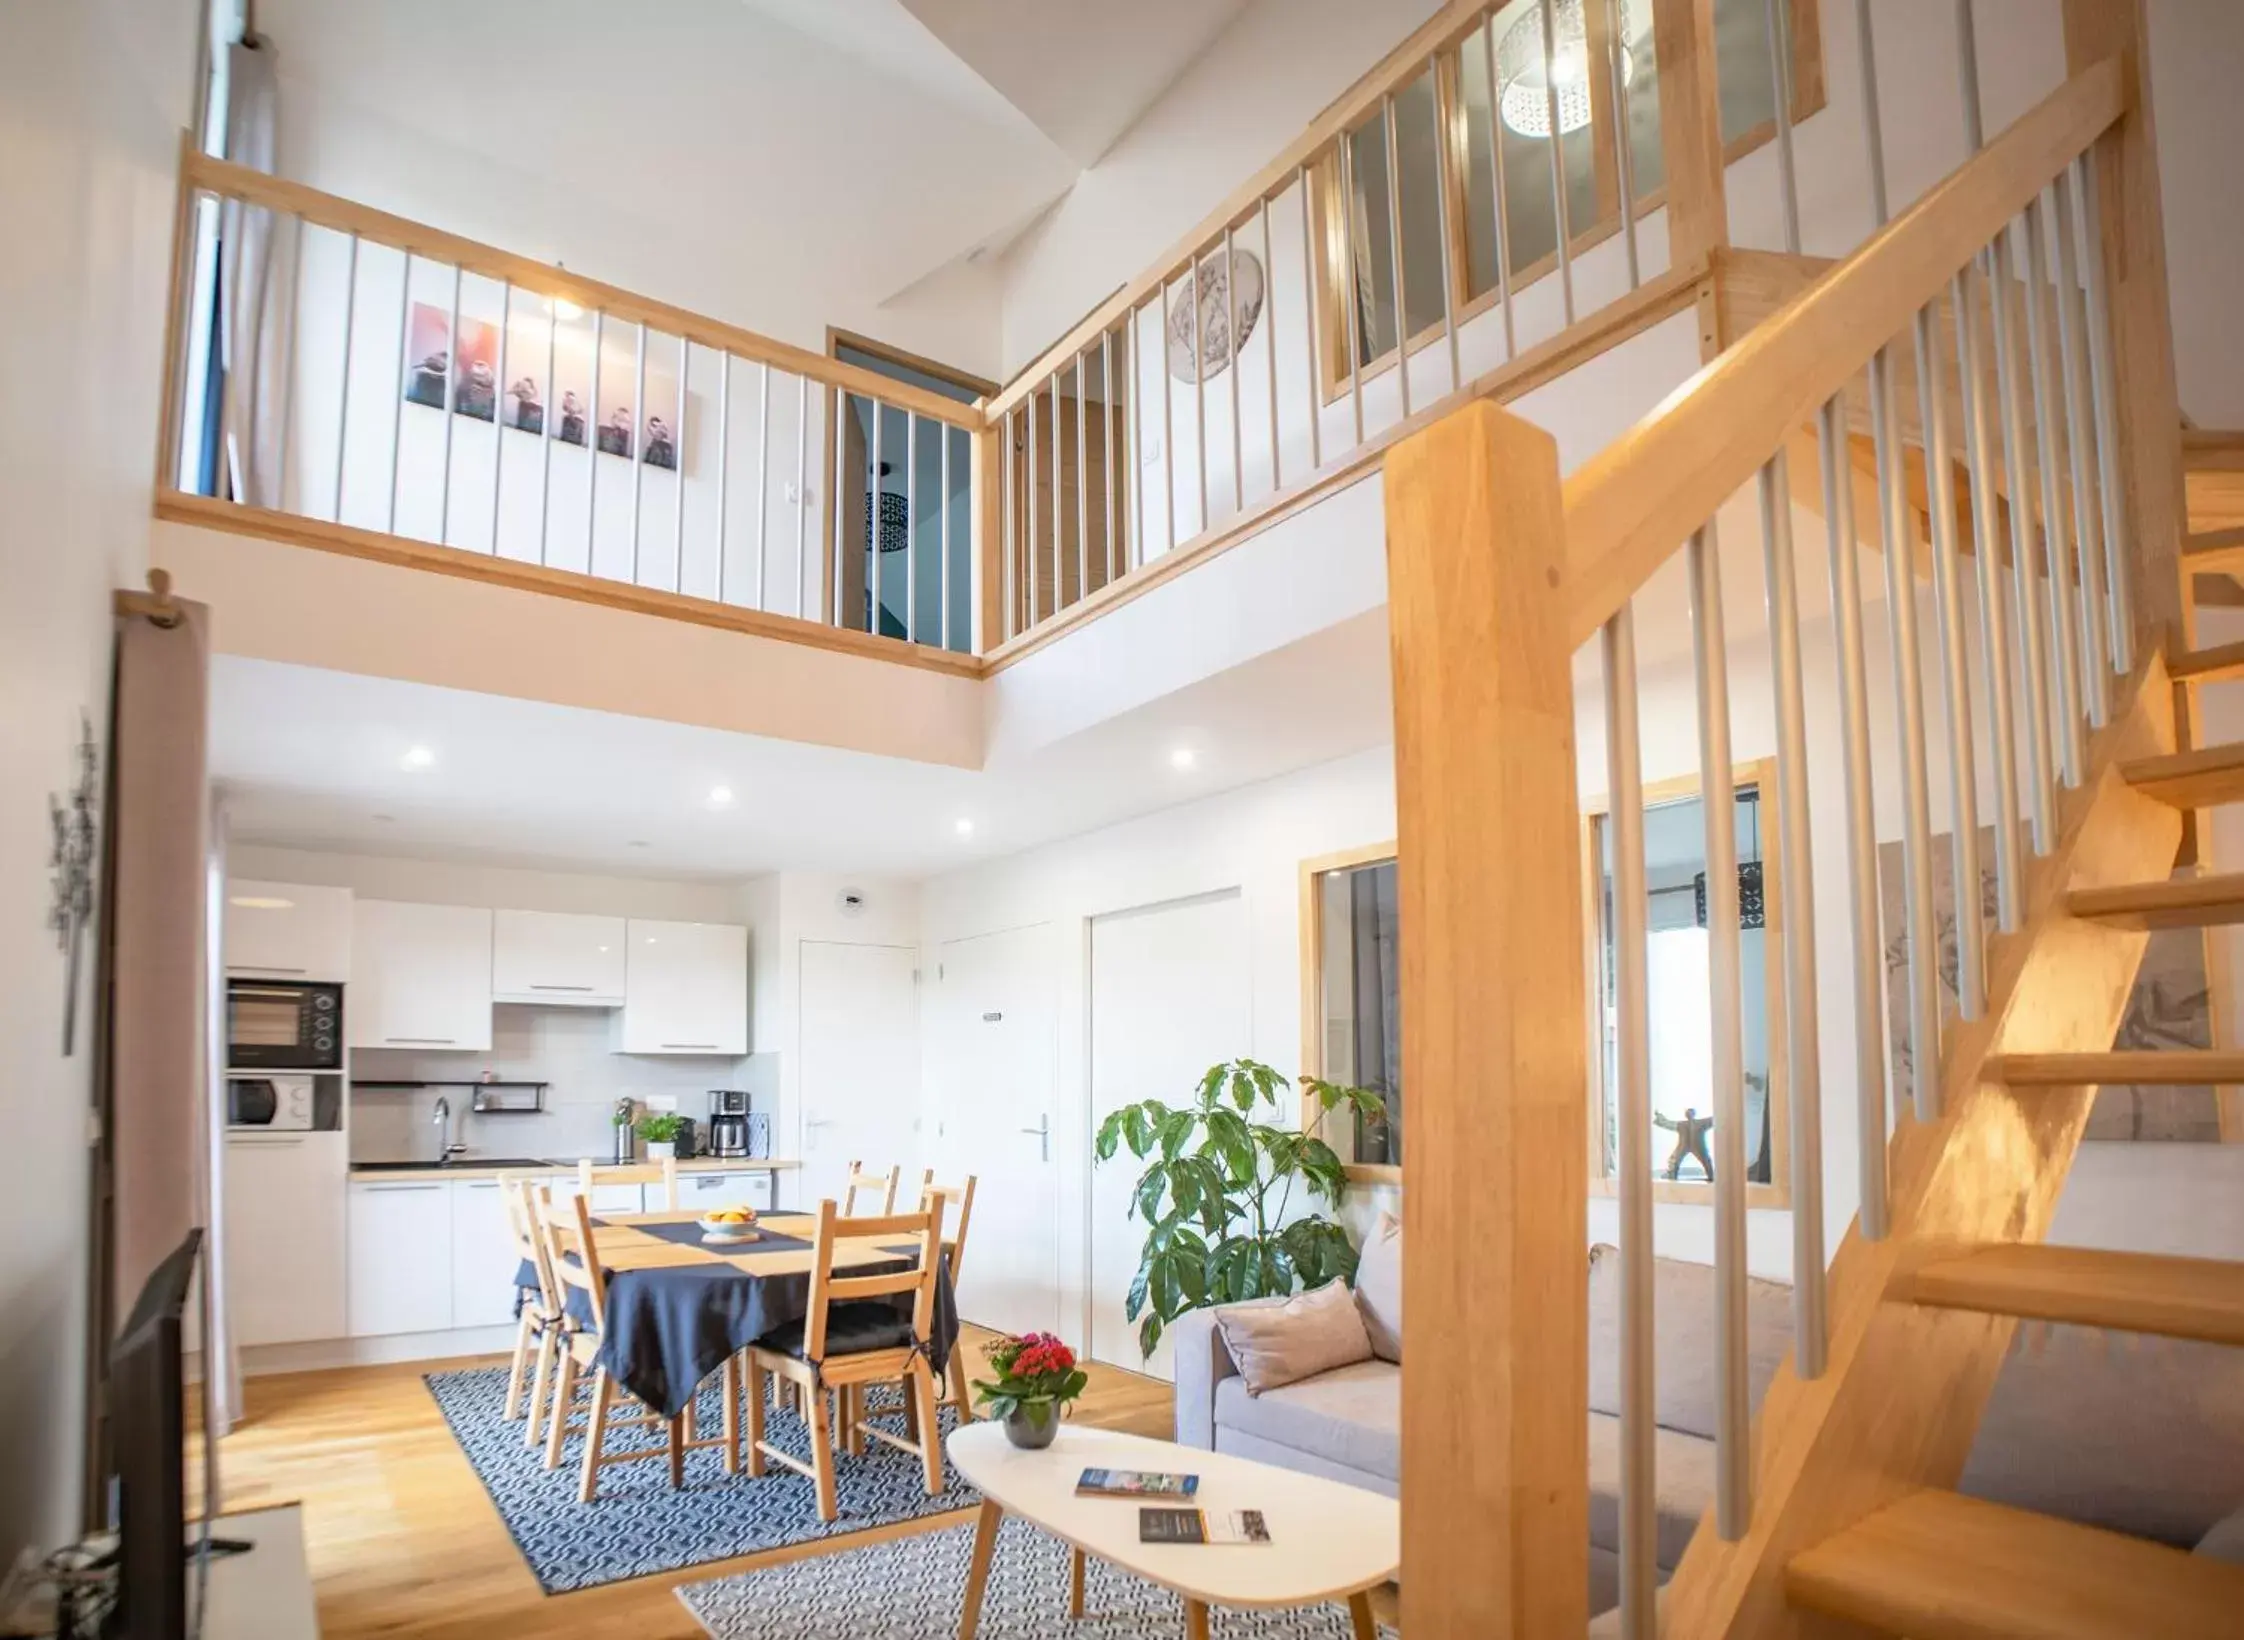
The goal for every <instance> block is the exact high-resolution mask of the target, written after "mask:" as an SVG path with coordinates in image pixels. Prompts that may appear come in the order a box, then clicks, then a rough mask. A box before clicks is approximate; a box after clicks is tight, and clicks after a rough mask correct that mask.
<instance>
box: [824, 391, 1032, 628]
mask: <svg viewBox="0 0 2244 1640" xmlns="http://www.w3.org/2000/svg"><path fill="white" fill-rule="evenodd" d="M872 407H873V470H872V474H871V476H870V477H869V478H867V479H866V481H865V484H866V490H867V494H866V497H865V630H866V632H867V633H868V634H870V635H872V636H874V637H878V636H880V591H881V587H880V583H881V563H880V549H881V547H882V545H883V544H884V543H885V542H886V541H887V539H888V520H887V519H885V518H883V517H882V516H881V514H882V513H883V512H884V511H885V510H886V507H887V500H888V473H887V470H886V469H887V463H886V462H885V461H884V460H883V459H882V455H881V445H882V444H883V442H884V440H883V438H882V435H883V434H884V433H885V432H886V431H887V422H888V417H887V415H886V414H885V411H886V410H887V408H888V407H887V406H886V405H884V404H882V403H881V401H880V400H878V399H874V400H873V401H872ZM1054 413H1055V414H1057V412H1056V411H1055V412H1054ZM1058 448H1059V446H1058V445H1057V444H1055V445H1054V446H1053V449H1054V450H1055V451H1057V450H1058ZM907 470H908V468H907ZM904 488H905V490H906V492H907V494H908V493H909V491H910V489H911V482H910V480H908V479H907V480H906V481H905V484H904ZM909 505H910V503H909V501H908V500H907V502H906V506H907V508H908V507H909Z"/></svg>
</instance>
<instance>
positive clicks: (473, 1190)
mask: <svg viewBox="0 0 2244 1640" xmlns="http://www.w3.org/2000/svg"><path fill="white" fill-rule="evenodd" d="M450 1188H451V1191H452V1325H453V1326H455V1327H503V1326H507V1325H509V1324H510V1323H512V1321H513V1320H514V1277H515V1274H516V1272H517V1270H518V1269H519V1268H520V1266H521V1255H520V1253H519V1252H518V1251H517V1250H516V1248H515V1245H514V1228H513V1226H512V1225H510V1224H509V1223H508V1222H507V1216H506V1198H505V1197H504V1196H503V1195H501V1194H500V1192H499V1181H498V1180H496V1179H459V1180H456V1181H454V1182H453V1184H452V1185H451V1187H450Z"/></svg>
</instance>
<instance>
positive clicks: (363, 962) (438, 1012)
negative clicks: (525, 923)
mask: <svg viewBox="0 0 2244 1640" xmlns="http://www.w3.org/2000/svg"><path fill="white" fill-rule="evenodd" d="M343 1016H344V1035H345V1037H346V1038H347V1040H348V1041H349V1043H350V1045H351V1046H352V1047H354V1048H437V1049H452V1048H457V1049H461V1050H473V1051H478V1052H480V1051H484V1050H487V1049H488V1048H489V1047H490V1046H491V913H490V912H489V911H488V910H486V909H484V908H483V907H481V906H459V905H408V904H406V903H404V902H403V901H399V900H360V901H359V902H358V903H357V905H356V906H355V908H354V909H353V912H352V917H351V978H350V991H349V994H348V995H347V996H346V997H345V998H344V1003H343Z"/></svg>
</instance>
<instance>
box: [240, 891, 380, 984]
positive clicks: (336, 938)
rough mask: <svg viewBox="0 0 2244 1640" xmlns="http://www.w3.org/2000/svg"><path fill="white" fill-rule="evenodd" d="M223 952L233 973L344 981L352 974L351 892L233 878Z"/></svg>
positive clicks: (245, 975)
mask: <svg viewBox="0 0 2244 1640" xmlns="http://www.w3.org/2000/svg"><path fill="white" fill-rule="evenodd" d="M225 951H226V972H227V973H229V974H240V975H242V976H243V977H244V978H248V979H301V980H320V981H324V982H326V983H328V984H331V985H341V984H343V983H345V982H346V981H348V980H349V979H350V977H351V891H350V890H349V889H347V888H315V887H312V886H310V885H307V884H303V883H261V882H251V881H249V880H247V879H246V878H240V877H236V878H230V879H228V881H227V884H226V936H225Z"/></svg>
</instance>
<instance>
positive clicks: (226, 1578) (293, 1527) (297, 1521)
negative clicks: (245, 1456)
mask: <svg viewBox="0 0 2244 1640" xmlns="http://www.w3.org/2000/svg"><path fill="white" fill-rule="evenodd" d="M189 1530H190V1531H199V1530H200V1527H199V1526H196V1527H190V1528H189ZM211 1549H212V1554H211V1560H210V1593H209V1601H210V1604H209V1606H208V1607H207V1608H206V1609H205V1611H204V1613H203V1640H317V1637H318V1635H319V1609H318V1607H317V1605H316V1604H315V1603H314V1601H313V1599H312V1574H311V1570H310V1568H309V1567H308V1566H307V1565H306V1564H305V1560H304V1512H303V1510H302V1508H301V1507H300V1506H299V1505H296V1504H293V1503H290V1504H282V1505H280V1506H279V1507H277V1508H272V1509H250V1510H245V1511H244V1512H242V1513H241V1514H238V1515H221V1516H219V1517H218V1518H217V1519H216V1520H214V1521H212V1522H211ZM187 1575H188V1577H189V1578H190V1579H192V1578H193V1577H194V1576H195V1571H194V1568H193V1567H189V1568H188V1572H187Z"/></svg>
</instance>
